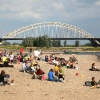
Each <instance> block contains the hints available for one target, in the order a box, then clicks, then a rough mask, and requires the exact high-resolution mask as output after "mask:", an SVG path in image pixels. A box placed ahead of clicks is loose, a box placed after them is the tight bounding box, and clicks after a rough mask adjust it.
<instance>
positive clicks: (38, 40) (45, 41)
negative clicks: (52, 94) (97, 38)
mask: <svg viewBox="0 0 100 100" xmlns="http://www.w3.org/2000/svg"><path fill="white" fill-rule="evenodd" d="M62 44H63V45H62ZM3 45H10V43H9V42H7V41H6V42H4V44H3ZM12 45H21V46H24V47H61V46H64V47H66V46H68V45H67V41H66V40H65V41H64V42H63V43H61V40H51V39H50V38H49V37H48V36H47V35H45V36H39V37H27V38H25V39H23V40H22V43H20V44H19V43H13V44H12ZM74 46H75V47H78V46H80V42H79V41H78V40H76V41H75V45H74ZM84 46H93V47H97V46H98V45H97V44H96V43H95V42H94V41H93V40H90V42H89V43H86V44H84Z"/></svg>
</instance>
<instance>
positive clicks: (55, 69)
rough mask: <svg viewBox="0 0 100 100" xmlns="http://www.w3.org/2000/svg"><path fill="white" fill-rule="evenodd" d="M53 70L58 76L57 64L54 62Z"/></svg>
mask: <svg viewBox="0 0 100 100" xmlns="http://www.w3.org/2000/svg"><path fill="white" fill-rule="evenodd" d="M53 71H54V74H55V76H57V77H58V74H59V68H58V66H57V65H56V64H55V66H54V69H53Z"/></svg>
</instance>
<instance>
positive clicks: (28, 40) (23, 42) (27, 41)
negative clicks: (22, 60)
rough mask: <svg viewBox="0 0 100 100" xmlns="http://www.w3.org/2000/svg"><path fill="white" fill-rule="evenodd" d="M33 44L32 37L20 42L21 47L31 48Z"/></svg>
mask: <svg viewBox="0 0 100 100" xmlns="http://www.w3.org/2000/svg"><path fill="white" fill-rule="evenodd" d="M33 44H34V38H32V37H27V38H25V39H24V40H23V41H22V45H23V46H25V47H30V46H33Z"/></svg>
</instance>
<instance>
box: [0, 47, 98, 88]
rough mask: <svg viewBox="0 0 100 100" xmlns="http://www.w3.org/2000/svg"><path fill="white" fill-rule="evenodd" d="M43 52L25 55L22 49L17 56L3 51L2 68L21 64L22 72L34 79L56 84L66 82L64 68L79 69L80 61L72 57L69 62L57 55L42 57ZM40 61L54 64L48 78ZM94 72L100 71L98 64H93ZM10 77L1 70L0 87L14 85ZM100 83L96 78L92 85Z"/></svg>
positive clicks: (0, 55) (93, 79)
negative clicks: (9, 79)
mask: <svg viewBox="0 0 100 100" xmlns="http://www.w3.org/2000/svg"><path fill="white" fill-rule="evenodd" d="M41 54H42V52H41V50H40V49H39V50H38V49H35V50H34V51H32V48H30V49H29V52H28V53H24V52H23V49H22V48H21V49H20V50H19V52H18V53H17V54H14V53H13V52H6V51H2V52H1V53H0V62H1V63H0V67H1V68H2V67H12V68H14V65H13V64H20V63H21V68H20V72H23V73H24V74H25V73H28V74H32V79H40V80H46V79H47V80H48V81H52V82H53V81H54V82H65V73H64V68H70V69H77V64H78V60H77V58H76V57H75V56H74V55H72V56H71V57H70V58H69V59H68V60H66V59H65V58H60V57H57V55H56V54H51V55H49V56H48V55H45V58H42V57H41ZM39 60H42V61H45V62H47V63H48V64H52V65H53V66H54V68H52V69H49V70H48V77H47V78H46V77H45V71H43V70H42V69H41V65H39ZM90 70H92V71H100V70H99V69H98V68H97V67H96V64H95V63H93V64H92V66H91V69H90ZM9 77H10V75H9V74H6V72H5V71H4V70H1V74H0V85H5V84H9V85H10V84H13V82H14V80H11V81H8V78H9ZM99 84H100V81H99V82H96V81H95V77H92V80H91V85H92V86H94V85H99Z"/></svg>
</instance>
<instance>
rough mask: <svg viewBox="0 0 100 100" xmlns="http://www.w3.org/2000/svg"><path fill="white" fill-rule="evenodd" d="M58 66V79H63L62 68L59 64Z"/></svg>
mask: <svg viewBox="0 0 100 100" xmlns="http://www.w3.org/2000/svg"><path fill="white" fill-rule="evenodd" d="M58 67H59V76H58V77H59V79H60V78H62V79H63V80H64V79H65V75H64V69H63V67H62V66H61V65H59V66H58Z"/></svg>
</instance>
